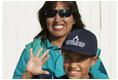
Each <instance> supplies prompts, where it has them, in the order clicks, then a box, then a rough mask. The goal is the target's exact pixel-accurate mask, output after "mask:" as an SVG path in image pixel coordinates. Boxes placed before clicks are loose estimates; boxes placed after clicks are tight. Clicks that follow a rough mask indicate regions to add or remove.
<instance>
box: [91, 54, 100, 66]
mask: <svg viewBox="0 0 118 80" xmlns="http://www.w3.org/2000/svg"><path fill="white" fill-rule="evenodd" d="M98 58H99V56H94V57H93V58H92V63H91V66H93V65H95V63H96V62H97V60H98Z"/></svg>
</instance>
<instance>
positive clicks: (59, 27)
mask: <svg viewBox="0 0 118 80" xmlns="http://www.w3.org/2000/svg"><path fill="white" fill-rule="evenodd" d="M54 27H55V28H58V29H61V28H63V27H64V26H54Z"/></svg>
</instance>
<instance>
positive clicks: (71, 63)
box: [63, 51, 95, 79]
mask: <svg viewBox="0 0 118 80" xmlns="http://www.w3.org/2000/svg"><path fill="white" fill-rule="evenodd" d="M63 58H64V65H63V68H64V70H65V72H66V74H67V76H68V78H69V79H89V75H88V72H89V69H90V67H91V66H92V65H94V64H95V61H94V59H93V58H92V57H90V56H86V55H82V54H80V53H77V52H73V51H64V52H63Z"/></svg>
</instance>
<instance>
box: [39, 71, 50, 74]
mask: <svg viewBox="0 0 118 80" xmlns="http://www.w3.org/2000/svg"><path fill="white" fill-rule="evenodd" d="M41 74H46V75H49V74H50V73H49V72H48V71H44V70H42V73H41Z"/></svg>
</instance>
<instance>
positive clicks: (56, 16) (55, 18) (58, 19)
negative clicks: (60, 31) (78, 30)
mask: <svg viewBox="0 0 118 80" xmlns="http://www.w3.org/2000/svg"><path fill="white" fill-rule="evenodd" d="M54 20H55V22H60V21H61V17H60V16H59V14H58V13H57V14H56V15H55V17H54Z"/></svg>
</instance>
